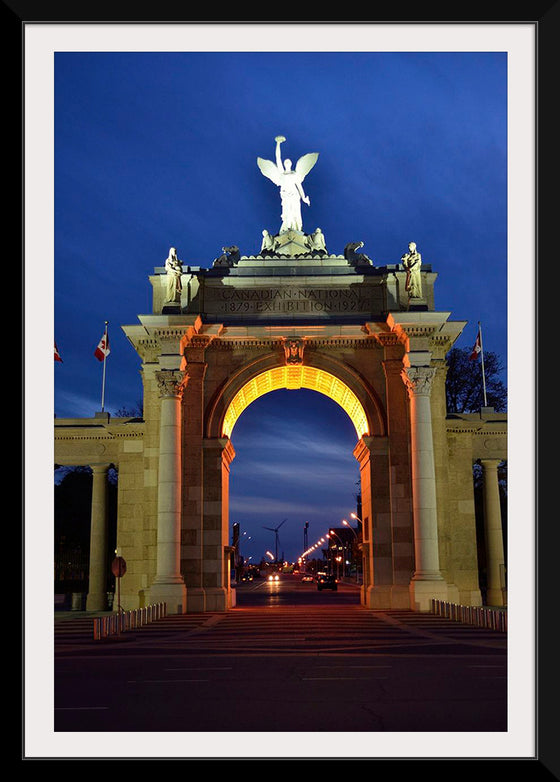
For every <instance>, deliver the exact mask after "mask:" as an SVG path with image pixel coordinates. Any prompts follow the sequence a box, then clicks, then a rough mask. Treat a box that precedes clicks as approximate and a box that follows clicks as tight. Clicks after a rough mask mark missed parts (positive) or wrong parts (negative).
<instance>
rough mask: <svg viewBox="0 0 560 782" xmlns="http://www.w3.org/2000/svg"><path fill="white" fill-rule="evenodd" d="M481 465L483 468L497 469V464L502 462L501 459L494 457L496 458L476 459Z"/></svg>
mask: <svg viewBox="0 0 560 782" xmlns="http://www.w3.org/2000/svg"><path fill="white" fill-rule="evenodd" d="M478 461H479V462H480V464H481V465H482V467H484V469H485V470H497V469H498V467H499V465H500V464H501V463H502V461H503V460H502V459H496V458H490V457H488V458H486V457H484V458H482V459H479V460H478Z"/></svg>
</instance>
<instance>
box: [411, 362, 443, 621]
mask: <svg viewBox="0 0 560 782" xmlns="http://www.w3.org/2000/svg"><path fill="white" fill-rule="evenodd" d="M435 372H436V370H435V369H434V368H433V367H429V366H408V367H405V368H404V369H403V373H402V376H403V380H404V382H405V385H406V387H407V389H408V394H409V398H410V438H411V464H412V510H413V520H414V559H415V570H414V575H413V576H412V580H411V582H410V598H411V608H413V609H414V610H416V611H429V610H430V607H431V599H432V598H436V599H438V600H446V599H447V585H446V583H445V581H444V580H443V577H442V575H441V572H440V569H439V546H438V527H437V503H436V478H435V466H434V444H433V433H432V411H431V403H430V394H431V389H432V381H433V379H434V375H435Z"/></svg>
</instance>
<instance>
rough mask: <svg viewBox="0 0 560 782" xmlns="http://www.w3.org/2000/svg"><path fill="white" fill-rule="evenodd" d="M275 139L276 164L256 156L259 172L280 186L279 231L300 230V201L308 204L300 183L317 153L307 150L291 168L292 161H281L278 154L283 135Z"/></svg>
mask: <svg viewBox="0 0 560 782" xmlns="http://www.w3.org/2000/svg"><path fill="white" fill-rule="evenodd" d="M275 141H276V164H274V163H273V162H272V161H271V160H264V159H263V158H260V157H258V158H257V165H258V167H259V169H260V171H261V173H262V174H263V175H264V176H265V177H267V178H268V179H270V180H271V181H272V182H274V184H275V185H277V186H278V187H279V188H280V200H281V203H282V225H281V227H280V233H282V231H288V230H290V229H292V230H295V231H301V230H302V228H303V223H302V219H301V202H302V201H303V202H304V203H306V204H307V205H308V206H309V204H310V200H309V196H306V195H305V192H304V190H303V186H302V183H303V180H304V179H305V177H306V176H307V174H308V173H309V172H310V171H311V169H312V168H313V166H314V165H315V163H316V162H317V158H318V157H319V153H318V152H309V153H308V154H306V155H303V156H302V157H300V159H299V160H298V161H297V163H296V166H295V169H292V161H291V160H289V159H286V160H284V162H282V157H281V154H280V144H282V143H283V142H284V141H286V138H285V137H284V136H276V138H275Z"/></svg>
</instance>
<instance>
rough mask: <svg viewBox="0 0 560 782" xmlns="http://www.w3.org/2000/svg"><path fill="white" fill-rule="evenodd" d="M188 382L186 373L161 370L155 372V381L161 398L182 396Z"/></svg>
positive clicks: (175, 370)
mask: <svg viewBox="0 0 560 782" xmlns="http://www.w3.org/2000/svg"><path fill="white" fill-rule="evenodd" d="M188 380H189V377H188V375H187V374H186V372H181V371H179V370H177V369H162V370H159V371H158V372H156V381H157V384H158V389H159V395H160V397H161V398H166V397H178V398H180V397H181V396H182V395H183V391H184V390H185V387H186V385H187V383H188Z"/></svg>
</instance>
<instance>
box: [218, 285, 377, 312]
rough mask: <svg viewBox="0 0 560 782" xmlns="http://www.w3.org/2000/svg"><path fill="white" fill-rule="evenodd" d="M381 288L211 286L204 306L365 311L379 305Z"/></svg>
mask: <svg viewBox="0 0 560 782" xmlns="http://www.w3.org/2000/svg"><path fill="white" fill-rule="evenodd" d="M381 303H382V294H381V290H380V289H378V290H375V289H373V288H372V287H371V286H368V288H367V289H364V288H362V289H353V288H308V287H304V286H302V287H285V288H245V289H240V288H234V287H223V288H219V289H218V288H211V287H207V288H206V292H205V309H206V310H207V311H208V312H212V313H223V314H240V315H244V314H247V313H250V314H255V313H263V314H267V313H268V314H282V315H283V314H286V313H290V314H291V313H294V314H297V313H301V314H302V315H312V314H313V313H327V314H328V313H345V312H348V313H352V312H369V311H371V310H372V309H375V308H376V307H377V308H378V309H380V308H381Z"/></svg>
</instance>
